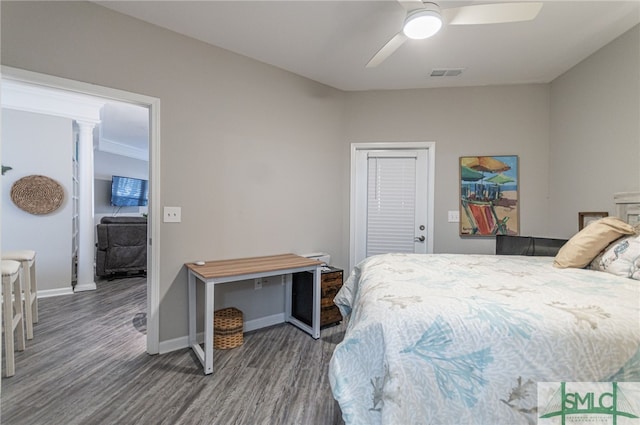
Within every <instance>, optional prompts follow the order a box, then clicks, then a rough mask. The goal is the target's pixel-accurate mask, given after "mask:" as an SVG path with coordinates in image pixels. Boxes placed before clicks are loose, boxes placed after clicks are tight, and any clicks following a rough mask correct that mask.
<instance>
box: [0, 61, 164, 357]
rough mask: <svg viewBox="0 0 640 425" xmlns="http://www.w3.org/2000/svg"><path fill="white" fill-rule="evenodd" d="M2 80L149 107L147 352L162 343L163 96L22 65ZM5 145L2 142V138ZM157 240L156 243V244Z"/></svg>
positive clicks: (4, 74)
mask: <svg viewBox="0 0 640 425" xmlns="http://www.w3.org/2000/svg"><path fill="white" fill-rule="evenodd" d="M1 69H2V79H6V80H11V81H16V82H21V83H26V84H36V85H40V86H44V87H48V88H52V89H58V90H64V91H68V92H75V93H80V94H84V95H88V96H94V97H98V98H103V99H108V100H117V101H121V102H127V103H131V104H136V105H140V106H143V107H146V108H148V109H149V186H150V196H149V223H148V229H149V234H150V236H149V238H148V240H147V250H148V255H147V258H148V259H147V353H149V354H158V353H159V345H160V320H159V317H158V316H159V309H160V218H161V214H160V99H158V98H155V97H151V96H146V95H142V94H138V93H132V92H128V91H124V90H119V89H114V88H110V87H105V86H98V85H95V84H89V83H84V82H81V81H75V80H71V79H67V78H61V77H56V76H53V75H47V74H41V73H38V72H33V71H27V70H24V69H20V68H12V67H9V66H4V65H3V66H2V68H1ZM0 147H1V141H0ZM152 242H153V245H152Z"/></svg>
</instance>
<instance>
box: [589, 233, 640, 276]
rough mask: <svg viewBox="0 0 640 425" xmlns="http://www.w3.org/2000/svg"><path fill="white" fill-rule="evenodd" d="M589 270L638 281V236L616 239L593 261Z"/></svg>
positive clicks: (639, 245) (639, 252) (639, 243)
mask: <svg viewBox="0 0 640 425" xmlns="http://www.w3.org/2000/svg"><path fill="white" fill-rule="evenodd" d="M591 268H592V269H593V270H600V271H603V272H607V273H611V274H615V275H616V276H623V277H630V278H632V279H636V280H640V236H636V235H634V236H627V237H624V238H620V239H618V240H617V241H615V242H614V243H612V244H611V245H609V246H608V247H607V248H606V249H605V250H604V251H602V252H601V253H600V254H598V256H597V257H596V258H594V259H593V261H592V262H591Z"/></svg>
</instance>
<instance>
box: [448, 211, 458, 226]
mask: <svg viewBox="0 0 640 425" xmlns="http://www.w3.org/2000/svg"><path fill="white" fill-rule="evenodd" d="M447 218H448V219H449V223H459V222H460V211H449V212H448V215H447Z"/></svg>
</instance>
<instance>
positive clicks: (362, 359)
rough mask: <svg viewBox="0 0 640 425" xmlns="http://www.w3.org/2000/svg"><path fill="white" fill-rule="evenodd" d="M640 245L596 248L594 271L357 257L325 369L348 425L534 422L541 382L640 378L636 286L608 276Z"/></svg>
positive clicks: (493, 259)
mask: <svg viewBox="0 0 640 425" xmlns="http://www.w3.org/2000/svg"><path fill="white" fill-rule="evenodd" d="M590 226H592V225H590ZM590 226H587V227H590ZM576 236H578V235H576ZM638 238H639V237H637V236H636V235H632V234H629V233H627V235H622V236H619V237H616V238H613V239H611V240H609V241H607V242H606V243H604V245H605V247H604V248H602V247H601V245H598V246H597V247H596V248H595V249H596V250H597V252H595V251H594V252H595V254H593V252H592V253H591V254H589V256H590V257H591V261H590V264H591V263H594V262H595V263H596V266H597V264H600V265H601V266H602V267H601V268H600V270H591V269H585V268H577V267H566V268H558V265H557V264H556V266H554V261H556V258H554V257H545V256H518V255H515V256H495V255H462V254H433V255H429V254H427V255H421V254H385V255H379V256H373V257H370V258H368V259H366V260H364V261H363V262H361V263H360V264H359V265H358V266H356V267H355V268H354V270H353V272H352V273H351V275H350V277H349V278H348V279H347V281H346V282H345V284H344V286H343V288H342V289H341V291H340V292H339V293H338V294H337V296H336V298H335V300H334V302H335V303H336V305H338V307H339V308H340V310H341V312H342V314H343V315H344V316H345V317H348V324H347V330H346V332H345V337H344V340H343V341H342V342H341V343H340V344H338V346H337V347H336V349H335V351H334V353H333V356H332V358H331V361H330V366H329V379H330V383H331V388H332V391H333V395H334V397H335V399H336V400H337V401H338V403H339V404H340V407H341V410H342V414H343V419H344V421H345V423H346V424H347V425H350V424H367V425H373V424H402V425H404V424H482V425H484V424H492V425H498V424H508V425H516V424H535V423H537V420H538V413H537V387H538V383H540V382H563V381H566V382H595V381H607V382H629V381H640V308H639V306H640V281H638V280H635V279H631V278H629V277H624V276H622V275H619V274H623V273H622V272H618V271H616V274H614V273H612V272H611V270H606V269H607V267H610V266H611V264H615V260H616V259H617V258H618V257H620V258H622V257H624V253H623V254H621V253H620V247H619V246H618V247H616V244H619V243H620V241H622V240H626V241H627V242H628V244H629V243H637V247H636V248H637V250H638V251H640V239H638ZM573 239H574V238H572V239H571V240H570V241H569V242H568V243H567V244H570V243H571V242H572V241H573ZM636 239H637V241H636ZM629 241H631V242H629ZM610 242H613V243H612V244H611V245H609V246H608V247H607V245H608V243H610ZM600 243H601V244H602V243H603V242H602V241H601V242H600ZM563 249H564V248H563ZM616 249H617V250H618V252H617V253H615V252H614V251H615V250H616ZM634 249H635V248H634ZM592 251H593V249H592ZM598 253H599V255H597V254H598ZM592 254H593V255H592ZM596 255H597V256H596ZM607 255H608V257H607ZM626 255H627V257H628V256H629V255H630V254H629V253H627V254H626ZM634 255H635V258H633V259H632V260H631V261H632V262H635V263H636V265H640V261H638V257H639V256H640V254H638V253H637V252H636V253H635V254H634ZM558 256H560V253H559V254H558ZM613 256H617V257H616V258H615V259H614V260H611V258H613ZM594 257H595V258H594ZM627 260H628V258H627ZM603 264H604V265H603ZM596 268H597V267H596ZM618 269H621V267H618ZM618 269H616V270H618ZM602 270H604V271H602ZM614 271H615V270H614ZM624 273H627V275H628V274H629V273H632V272H627V271H626V270H625V271H624ZM637 277H640V273H638V276H637Z"/></svg>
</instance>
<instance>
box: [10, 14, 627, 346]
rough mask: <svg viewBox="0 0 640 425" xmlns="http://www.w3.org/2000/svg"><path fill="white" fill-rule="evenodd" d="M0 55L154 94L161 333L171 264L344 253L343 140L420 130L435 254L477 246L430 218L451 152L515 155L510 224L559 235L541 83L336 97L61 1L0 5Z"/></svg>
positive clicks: (447, 189)
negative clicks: (515, 196)
mask: <svg viewBox="0 0 640 425" xmlns="http://www.w3.org/2000/svg"><path fill="white" fill-rule="evenodd" d="M2 63H3V65H9V66H13V67H17V68H23V69H27V70H32V71H37V72H41V73H45V74H52V75H57V76H62V77H65V78H70V79H75V80H80V81H86V82H91V83H96V84H100V85H104V86H109V87H115V88H119V89H123V90H129V91H132V92H136V93H141V94H146V95H150V96H154V97H158V98H160V99H161V102H162V121H161V132H162V175H161V176H160V180H161V182H160V183H161V203H162V205H169V206H181V207H182V223H180V224H162V227H161V237H162V246H161V251H160V257H161V265H160V281H161V282H160V284H161V294H160V297H161V307H160V339H161V341H167V340H171V339H174V338H179V337H182V336H184V335H185V334H186V329H187V321H186V308H187V296H186V273H185V272H184V267H183V263H184V262H186V261H192V260H195V259H200V258H204V259H214V258H231V257H236V256H251V255H266V254H273V253H279V252H290V251H292V252H299V253H304V252H311V251H319V250H323V251H328V252H330V253H331V254H332V256H333V258H334V259H335V261H334V264H336V265H337V266H342V267H344V266H346V265H347V263H348V253H349V244H348V222H349V210H348V209H349V206H348V205H349V202H348V199H349V189H348V188H349V184H348V182H349V145H350V143H351V142H360V141H413V140H420V141H422V140H426V141H435V142H436V144H437V145H436V146H437V147H436V176H437V183H436V194H435V199H436V205H435V212H436V221H435V227H436V235H435V250H436V251H437V252H493V241H491V240H473V241H468V240H461V239H460V238H459V237H458V236H457V226H456V225H453V224H449V223H447V221H446V211H447V210H450V209H456V208H457V172H458V171H457V168H456V167H457V160H458V157H459V156H460V155H473V154H489V155H494V154H516V155H519V156H520V171H521V199H522V213H521V225H522V228H521V229H522V233H526V234H536V235H553V233H554V232H560V231H562V232H563V233H566V232H571V231H572V229H568V226H569V223H567V228H566V229H565V228H563V229H559V230H558V229H554V228H552V227H551V222H554V223H555V220H556V219H557V218H556V217H555V211H558V208H562V205H564V203H565V202H566V203H567V204H569V202H570V201H565V200H564V199H561V198H560V197H558V199H555V200H554V203H553V205H550V204H549V199H548V197H549V186H550V185H551V183H550V179H549V177H548V176H550V175H552V174H553V173H551V171H552V170H550V167H552V166H554V165H553V164H554V162H551V161H550V159H549V158H550V156H551V155H552V152H551V148H550V146H551V145H550V143H551V136H550V135H551V134H552V127H553V125H552V121H553V119H554V117H553V116H552V115H550V110H551V109H550V104H551V98H552V97H553V93H552V91H553V86H550V85H523V86H505V87H481V88H458V89H437V90H416V91H399V92H366V93H343V92H340V91H338V90H335V89H332V88H329V87H326V86H323V85H321V84H318V83H315V82H312V81H309V80H307V79H305V78H302V77H299V76H296V75H294V74H291V73H288V72H285V71H282V70H280V69H276V68H273V67H271V66H268V65H265V64H263V63H260V62H256V61H253V60H251V59H248V58H245V57H241V56H239V55H235V54H233V53H230V52H228V51H225V50H223V49H219V48H216V47H212V46H208V45H206V44H204V43H201V42H198V41H195V40H192V39H189V38H186V37H183V36H180V35H178V34H175V33H173V32H170V31H166V30H163V29H161V28H158V27H155V26H152V25H149V24H146V23H142V22H140V21H137V20H135V19H132V18H129V17H126V16H122V15H119V14H117V13H115V12H112V11H109V10H106V9H103V8H101V7H99V6H97V5H95V4H90V3H66V2H52V3H46V2H45V3H32V2H16V3H13V2H9V3H6V2H3V4H2ZM613 65H615V64H613ZM613 68H615V66H613ZM630 78H631V79H632V80H633V78H637V77H630ZM628 84H630V85H631V86H632V87H635V86H633V84H637V83H634V82H629V83H628ZM636 119H637V117H627V118H626V120H636ZM633 122H634V123H636V124H637V120H636V121H633ZM575 125H576V126H582V125H585V123H582V122H580V121H579V120H576V121H575ZM614 142H616V141H613V142H612V143H614ZM635 142H636V144H637V143H638V138H637V137H636V139H635ZM636 149H637V147H636ZM636 152H637V151H636ZM637 157H638V155H637V154H636V155H635V157H634V160H636V159H637ZM592 172H593V173H594V175H600V176H601V178H604V176H605V175H606V173H607V171H606V170H603V169H600V168H598V167H596V168H594V169H593V170H592ZM630 186H631V185H630ZM633 186H634V187H633V189H638V178H637V176H636V177H635V181H634V183H633ZM611 192H613V190H612V191H611ZM611 192H610V193H611ZM610 193H607V195H606V196H604V195H598V196H600V197H601V199H600V200H599V201H598V202H601V203H602V204H605V203H610V202H611V201H610ZM569 208H570V207H569ZM549 211H552V214H551V215H549V214H548V212H549ZM570 224H571V225H573V222H571V223H570ZM223 286H224V285H223ZM267 289H268V290H269V291H271V292H269V295H268V297H267V298H268V299H267V300H266V301H268V302H262V301H263V298H262V297H256V292H255V291H253V290H251V289H250V287H249V285H248V284H247V285H245V286H243V285H239V286H238V291H240V292H239V293H237V292H236V293H234V294H233V296H232V295H229V297H230V298H229V299H243V300H244V302H246V303H247V305H248V308H247V310H248V311H247V313H248V314H249V316H248V317H246V316H245V318H246V319H247V320H251V319H254V318H255V317H252V316H251V314H257V315H258V316H268V315H270V314H275V313H279V312H281V311H282V306H281V305H274V306H273V309H272V310H269V309H267V308H266V307H265V305H266V304H268V303H269V302H271V301H272V300H276V299H279V297H280V295H281V288H278V287H277V285H275V284H274V288H273V289H269V288H267ZM226 290H229V289H225V291H226ZM263 291H264V290H263ZM272 292H273V293H272ZM261 294H264V295H265V296H266V295H267V293H266V292H263V293H258V295H261ZM222 296H223V297H224V296H226V293H225V295H222ZM280 299H281V297H280ZM258 307H259V309H261V311H259V312H257V313H252V312H255V311H258ZM241 308H242V307H241Z"/></svg>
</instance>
